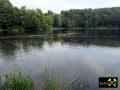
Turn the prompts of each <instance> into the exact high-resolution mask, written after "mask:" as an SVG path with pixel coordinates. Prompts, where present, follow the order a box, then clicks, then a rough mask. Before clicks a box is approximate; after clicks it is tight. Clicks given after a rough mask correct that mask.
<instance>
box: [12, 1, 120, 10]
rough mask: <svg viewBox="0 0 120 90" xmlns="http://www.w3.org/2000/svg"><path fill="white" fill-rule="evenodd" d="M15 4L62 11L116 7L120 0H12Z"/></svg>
mask: <svg viewBox="0 0 120 90" xmlns="http://www.w3.org/2000/svg"><path fill="white" fill-rule="evenodd" d="M10 1H11V2H12V3H13V5H15V6H18V7H21V6H24V5H25V6H27V8H33V9H35V8H40V9H42V10H43V11H44V12H46V11H47V10H52V11H54V12H60V11H61V10H68V9H76V8H77V9H83V8H102V7H114V6H119V5H120V0H89V1H88V0H10Z"/></svg>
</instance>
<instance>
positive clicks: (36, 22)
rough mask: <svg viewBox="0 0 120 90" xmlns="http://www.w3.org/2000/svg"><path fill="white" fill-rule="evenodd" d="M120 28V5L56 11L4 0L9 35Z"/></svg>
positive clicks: (0, 10)
mask: <svg viewBox="0 0 120 90" xmlns="http://www.w3.org/2000/svg"><path fill="white" fill-rule="evenodd" d="M91 27H94V28H96V27H109V28H111V27H115V28H118V27H120V7H113V8H100V9H81V10H80V9H71V10H66V11H61V13H60V14H56V13H54V12H52V11H50V10H49V11H48V12H47V13H43V12H42V10H41V9H34V10H32V9H26V7H25V6H23V7H21V8H18V7H15V6H13V5H12V4H11V2H10V1H9V0H0V30H3V31H5V34H6V33H7V34H15V35H16V34H24V33H39V32H46V31H48V29H49V28H91Z"/></svg>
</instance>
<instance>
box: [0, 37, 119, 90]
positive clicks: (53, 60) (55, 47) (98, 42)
mask: <svg viewBox="0 0 120 90" xmlns="http://www.w3.org/2000/svg"><path fill="white" fill-rule="evenodd" d="M45 68H48V69H49V71H51V72H54V74H55V75H56V77H58V78H59V77H61V78H62V79H64V80H67V81H68V82H69V83H71V82H74V81H76V80H77V79H78V78H80V79H81V82H84V90H99V85H98V78H99V77H104V76H107V77H109V76H110V77H111V76H115V77H118V78H120V39H116V38H114V39H112V38H111V39H110V38H80V37H64V38H63V37H59V38H53V37H41V38H37V39H2V40H0V75H5V74H8V73H10V72H18V71H21V72H23V73H29V74H30V75H31V76H32V77H33V78H34V79H35V80H36V85H37V86H39V85H40V83H39V77H40V75H41V72H43V71H44V70H45ZM62 79H59V80H62ZM76 82H77V81H76ZM119 82H120V81H119ZM36 90H39V89H38V88H37V89H36ZM73 90H77V89H75V88H74V89H73ZM100 90H106V89H100ZM107 90H109V89H107ZM110 90H112V89H110ZM114 90H120V87H119V88H118V89H114Z"/></svg>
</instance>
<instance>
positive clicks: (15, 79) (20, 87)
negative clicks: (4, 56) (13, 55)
mask: <svg viewBox="0 0 120 90" xmlns="http://www.w3.org/2000/svg"><path fill="white" fill-rule="evenodd" d="M0 90H34V82H33V80H32V79H31V78H30V77H29V76H25V75H21V74H20V73H17V74H10V75H8V76H7V78H6V80H5V81H4V83H3V84H1V87H0Z"/></svg>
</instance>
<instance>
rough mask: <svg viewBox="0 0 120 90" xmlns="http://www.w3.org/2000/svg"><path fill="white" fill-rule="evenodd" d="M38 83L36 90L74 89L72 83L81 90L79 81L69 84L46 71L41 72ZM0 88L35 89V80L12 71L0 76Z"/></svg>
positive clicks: (5, 89)
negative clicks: (2, 76)
mask: <svg viewBox="0 0 120 90" xmlns="http://www.w3.org/2000/svg"><path fill="white" fill-rule="evenodd" d="M40 84H41V85H40V86H41V87H40V88H37V90H74V89H76V87H74V85H75V86H76V85H78V86H77V89H79V90H82V86H81V85H82V84H81V82H79V83H76V82H74V84H69V83H68V82H67V81H65V80H63V81H62V82H61V81H60V80H58V79H57V78H56V77H55V76H54V75H51V74H49V73H48V72H45V73H43V74H42V82H40ZM0 90H35V82H34V80H33V79H32V78H31V77H30V76H28V75H23V74H21V73H13V74H10V75H7V76H5V78H4V79H2V78H0Z"/></svg>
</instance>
